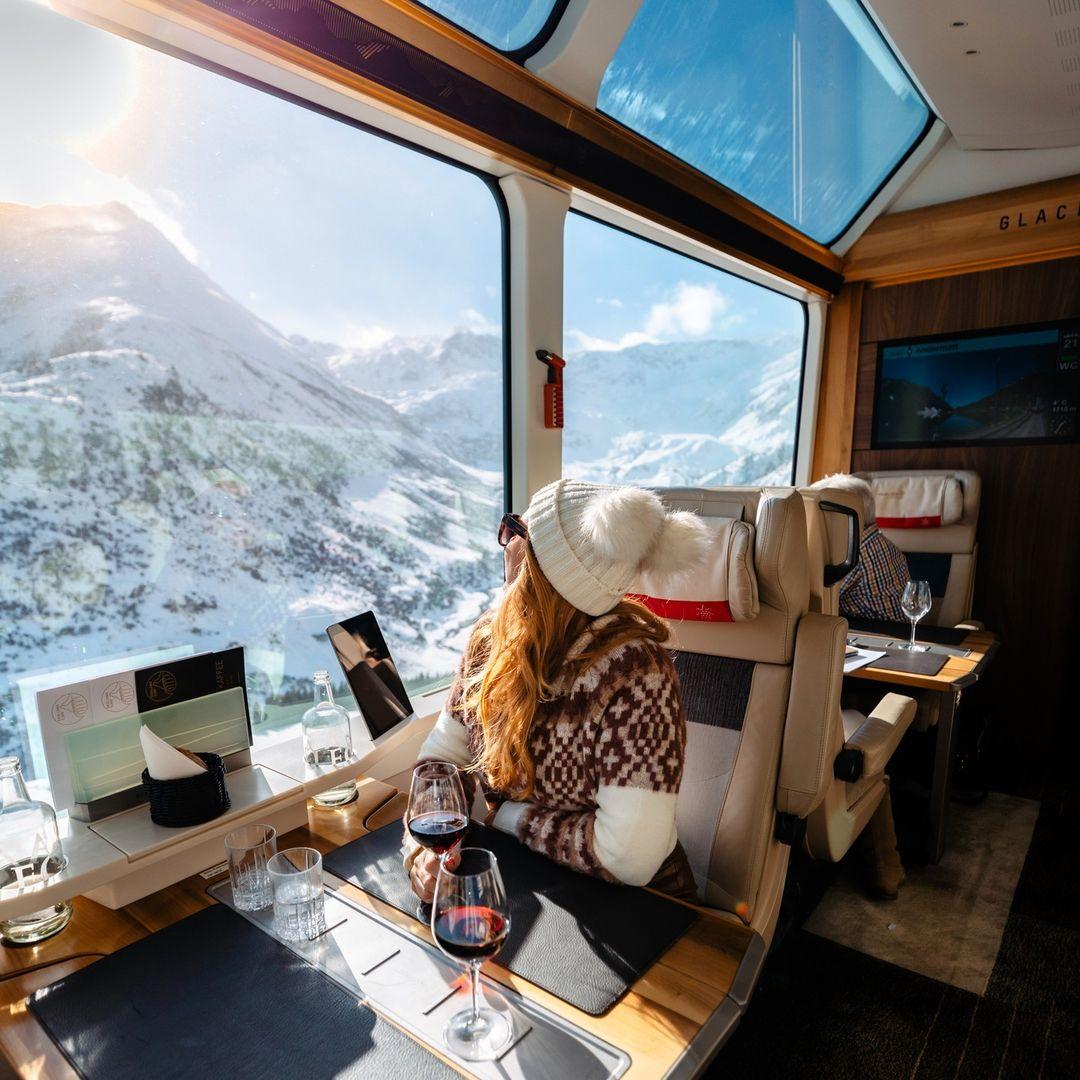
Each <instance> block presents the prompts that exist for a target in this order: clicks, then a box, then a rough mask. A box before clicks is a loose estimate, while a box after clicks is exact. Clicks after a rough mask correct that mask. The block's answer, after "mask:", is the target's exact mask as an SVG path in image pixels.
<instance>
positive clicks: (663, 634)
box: [462, 544, 669, 799]
mask: <svg viewBox="0 0 1080 1080" xmlns="http://www.w3.org/2000/svg"><path fill="white" fill-rule="evenodd" d="M607 614H608V616H609V618H608V620H607V621H606V622H605V625H604V626H602V627H600V628H599V629H598V630H597V631H596V632H595V634H594V636H593V638H592V640H591V641H589V642H588V644H587V646H586V647H585V648H584V649H583V650H582V651H581V652H580V653H578V654H577V655H575V656H574V657H569V655H568V654H569V652H570V649H571V648H572V646H573V645H574V643H575V642H576V641H577V640H578V638H580V637H581V635H582V634H583V633H584V632H585V630H586V629H587V628H588V626H589V624H590V623H591V622H592V621H593V619H594V616H592V615H588V614H587V613H586V612H584V611H580V610H579V609H578V608H576V607H574V606H573V604H571V603H570V602H569V601H567V600H564V599H563V597H562V596H561V595H560V594H559V593H558V592H556V591H555V589H554V587H553V586H552V584H551V582H549V581H548V579H547V578H546V577H545V576H544V573H543V571H542V570H541V569H540V565H539V563H538V562H537V561H536V557H535V556H534V555H533V552H532V548H531V547H529V546H528V544H526V552H525V555H524V558H523V560H522V563H521V566H520V568H519V570H518V573H517V576H516V577H515V578H514V580H513V581H512V582H511V583H510V584H509V585H507V587H506V592H505V593H504V595H503V598H502V601H501V602H500V603H499V604H498V605H497V606H496V608H495V609H494V611H493V612H492V614H491V617H490V619H485V620H483V621H481V622H480V623H479V624H478V625H477V627H476V629H475V630H474V631H473V633H472V636H471V638H470V640H469V644H468V647H467V649H466V662H465V671H466V673H467V674H466V676H465V685H464V692H463V694H462V705H463V706H464V707H465V708H466V709H468V710H470V711H472V713H473V714H474V715H475V717H476V719H477V722H478V725H479V731H480V736H481V738H480V747H479V755H478V757H477V758H476V760H475V761H474V762H473V765H472V766H471V768H472V769H473V770H474V771H477V772H480V773H482V774H483V775H484V777H485V779H486V780H487V782H488V783H489V784H491V786H492V787H493V788H495V789H497V790H499V791H504V792H507V793H508V794H509V795H510V796H511V797H513V798H515V799H528V798H529V797H530V796H531V795H532V793H533V784H534V781H535V775H536V770H535V764H534V762H533V760H532V755H531V753H530V750H529V734H530V732H531V730H532V723H533V718H534V717H535V715H536V709H537V706H538V705H539V704H540V703H541V702H543V701H550V700H551V699H552V698H553V697H554V696H555V693H556V689H557V686H558V684H559V683H560V682H561V681H562V680H564V679H566V678H567V677H568V676H569V678H570V679H571V680H572V679H573V678H576V677H577V676H578V675H579V674H580V673H581V672H583V671H586V670H588V668H589V667H591V666H592V664H593V663H595V662H596V661H597V660H598V659H599V658H600V657H602V656H604V655H606V654H607V653H608V652H610V651H611V650H612V649H614V648H615V647H616V646H618V645H621V644H622V643H623V642H625V641H631V640H645V641H655V642H657V643H662V642H664V641H666V640H667V638H668V633H669V632H668V627H667V624H666V623H665V622H664V621H663V620H662V619H660V618H658V617H657V616H656V615H654V614H653V613H652V612H651V611H649V610H648V608H646V607H644V606H643V605H642V604H639V603H637V601H634V600H622V601H621V602H620V603H618V604H616V605H615V607H614V608H612V609H611V611H610V612H608V613H607Z"/></svg>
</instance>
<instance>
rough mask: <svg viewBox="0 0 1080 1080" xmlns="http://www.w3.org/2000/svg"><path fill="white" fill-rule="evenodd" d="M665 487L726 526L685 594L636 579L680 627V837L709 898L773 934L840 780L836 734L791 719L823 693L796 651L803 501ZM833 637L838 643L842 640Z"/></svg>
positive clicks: (801, 611)
mask: <svg viewBox="0 0 1080 1080" xmlns="http://www.w3.org/2000/svg"><path fill="white" fill-rule="evenodd" d="M657 490H658V491H659V494H660V495H661V497H662V498H663V500H664V502H665V504H666V505H667V506H668V507H669V508H672V509H681V510H691V511H693V512H695V513H697V514H699V515H700V516H701V517H702V518H704V519H705V520H706V521H707V522H708V523H709V524H710V525H712V526H713V527H714V529H715V531H716V536H717V542H716V544H715V546H714V549H713V551H712V553H711V555H710V558H709V559H708V560H706V563H705V564H704V565H703V566H702V567H699V568H697V569H696V570H695V571H694V572H693V573H692V574H691V575H689V576H688V577H687V578H686V579H685V580H684V581H683V582H681V583H680V585H679V587H678V588H677V590H669V591H676V592H677V595H676V596H674V597H672V596H670V595H668V596H665V595H657V591H656V590H651V589H650V586H649V582H648V580H647V579H643V580H642V581H641V582H640V583H639V585H638V587H637V588H636V590H635V591H636V592H638V594H639V595H641V596H643V597H644V599H645V601H646V603H648V604H649V606H650V607H652V608H653V610H656V611H658V612H660V613H663V614H664V615H665V616H666V617H667V618H669V619H670V620H671V623H672V627H673V631H674V641H673V643H672V648H673V652H674V657H675V664H676V667H677V669H678V671H679V677H680V679H681V682H682V691H683V701H684V705H685V708H686V715H687V721H688V724H687V753H686V766H685V770H684V775H683V784H682V788H681V790H680V793H679V801H678V830H679V837H680V839H681V841H682V843H683V846H684V847H685V849H686V852H687V856H688V858H689V860H690V864H691V867H692V868H693V870H694V875H695V879H696V882H697V885H698V890H699V896H700V899H701V901H702V902H703V903H704V904H706V905H708V906H711V907H714V908H718V909H720V910H722V911H724V912H729V913H731V914H732V915H734V916H736V917H738V918H739V919H741V920H742V921H743V922H744V923H745V924H747V925H748V926H750V927H751V928H752V929H754V930H756V931H757V932H758V933H759V934H760V935H761V937H762V938H763V939H764V941H765V942H766V943H767V942H769V941H771V938H772V934H773V931H774V930H775V926H776V918H777V914H778V912H779V906H780V899H781V896H782V893H783V884H784V879H785V876H786V873H787V864H788V856H789V853H790V846H789V845H790V842H792V840H797V839H798V837H799V835H800V833H801V822H802V821H803V820H804V819H805V818H806V815H807V814H809V813H810V812H811V810H813V809H814V807H815V806H816V805H817V804H818V802H820V800H821V798H822V797H823V796H824V791H825V788H826V786H827V783H828V781H829V779H830V778H831V773H829V772H828V767H831V762H829V763H826V762H824V760H823V756H822V750H823V748H822V746H821V745H820V742H821V740H822V739H824V737H825V735H826V732H825V731H824V730H822V731H821V732H820V734H819V737H818V739H817V740H815V739H814V738H813V736H812V735H811V734H809V733H808V732H807V730H806V726H805V724H801V723H800V722H799V721H798V717H796V721H795V723H793V721H792V717H793V714H796V713H798V712H799V710H800V708H801V703H802V702H803V701H804V700H806V698H807V693H809V694H811V695H812V694H813V693H816V690H814V689H812V690H810V691H809V692H807V691H804V689H803V682H804V681H805V680H806V679H807V678H808V673H807V672H805V671H804V666H805V665H804V664H803V663H802V662H801V661H800V660H799V659H798V657H800V656H801V655H802V653H801V652H800V649H801V645H800V644H799V642H800V640H801V637H800V635H801V626H802V622H803V619H804V617H805V615H806V611H807V604H808V600H809V589H808V583H807V554H806V524H805V514H804V510H803V504H802V500H801V499H800V498H799V496H798V495H797V494H796V493H795V492H794V491H792V490H791V489H787V490H786V491H770V490H767V489H766V490H763V489H760V488H727V489H715V490H709V489H687V488H678V489H657ZM755 601H756V602H755ZM729 609H730V610H729ZM834 648H836V649H838V650H839V653H842V652H843V645H842V641H838V642H834ZM839 653H838V655H839ZM816 662H817V664H818V665H820V664H821V662H822V658H821V657H817V658H816ZM819 711H820V709H819ZM793 730H796V731H798V733H799V737H798V738H797V739H795V740H792V739H791V738H790V733H791V732H792V731H793ZM785 841H788V842H785Z"/></svg>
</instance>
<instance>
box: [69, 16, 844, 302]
mask: <svg viewBox="0 0 1080 1080" xmlns="http://www.w3.org/2000/svg"><path fill="white" fill-rule="evenodd" d="M56 2H57V3H58V4H59V5H62V6H63V7H65V8H68V9H73V10H74V11H76V12H78V13H80V14H82V15H86V16H89V17H90V18H91V19H92V21H95V22H97V23H98V24H99V25H102V24H103V20H102V19H101V18H100V16H99V17H97V18H95V17H94V16H95V5H96V4H97V3H98V0H56ZM127 3H129V4H130V5H131V6H132V7H134V8H137V9H139V10H141V11H144V12H146V13H148V14H150V15H152V16H154V17H155V18H161V19H165V20H168V21H170V22H173V23H177V24H179V25H182V26H185V27H187V28H189V29H194V30H196V31H197V32H198V33H200V34H202V35H205V36H207V37H208V38H210V39H211V40H214V41H218V42H222V43H225V44H228V45H230V46H233V47H235V48H239V49H241V50H243V51H244V52H247V53H248V54H250V55H254V56H257V57H258V58H260V59H262V60H265V61H267V62H269V63H272V64H274V65H275V66H278V67H283V68H286V69H290V70H293V71H297V72H299V73H302V74H304V75H306V76H307V77H314V78H315V79H317V81H319V82H321V83H323V84H324V85H329V86H333V87H334V88H336V89H340V90H343V91H345V92H346V93H348V94H350V96H353V97H355V98H360V99H362V100H364V101H365V102H366V103H368V104H371V105H374V106H375V107H376V108H379V109H381V110H383V111H386V112H388V113H391V114H392V115H395V116H398V117H404V118H407V119H409V120H410V121H412V122H415V123H419V124H421V125H423V126H424V127H426V128H428V129H429V130H437V131H439V132H440V133H441V134H444V135H446V136H448V137H449V138H451V139H452V140H454V141H456V142H458V143H459V144H460V145H463V146H467V147H469V148H470V149H471V150H474V151H479V152H481V153H484V154H489V155H492V156H493V157H495V158H496V159H497V160H499V161H501V162H504V163H506V164H508V165H510V166H512V167H513V168H515V169H519V170H521V171H524V172H527V173H530V174H532V175H534V176H537V177H539V178H540V179H545V180H548V181H549V182H550V181H554V182H555V183H556V184H557V186H560V187H563V188H566V187H571V188H576V189H578V190H580V191H582V192H584V193H586V194H589V195H592V196H595V197H597V198H600V199H603V200H604V201H606V202H608V203H610V204H612V205H614V206H617V207H620V208H622V209H625V210H627V211H630V212H631V213H634V214H637V215H640V216H641V217H644V218H646V219H648V220H652V221H655V222H657V223H658V224H660V225H662V226H664V227H667V228H673V229H675V230H676V231H678V232H681V233H683V234H685V235H687V236H690V237H692V238H693V239H695V240H698V241H700V242H702V243H705V244H707V245H708V246H709V247H712V248H715V249H717V250H721V251H725V252H727V253H729V254H731V255H733V256H735V257H736V258H738V259H740V260H742V261H744V262H747V263H749V264H751V265H754V266H757V267H759V268H761V269H763V270H766V271H768V272H770V273H773V274H778V275H780V276H781V277H783V278H785V279H787V280H789V281H792V282H794V283H796V284H798V285H800V286H802V287H803V288H805V289H807V290H808V291H809V292H812V293H814V294H815V295H819V296H829V295H830V294H831V293H832V292H834V291H835V290H836V289H837V288H838V287H839V285H840V281H841V278H840V272H841V268H842V265H843V262H842V260H841V259H840V257H839V256H837V255H835V254H834V253H833V252H832V251H830V250H829V249H828V248H826V247H823V246H822V245H821V244H818V243H816V242H815V241H813V240H811V239H810V238H809V237H807V236H804V235H803V234H801V233H799V232H798V231H797V230H795V229H794V228H792V227H791V226H790V225H788V224H787V223H786V222H783V221H781V220H780V219H779V218H776V217H773V216H772V215H771V214H768V213H767V212H765V211H764V210H762V209H761V208H760V207H757V206H755V205H754V204H753V203H751V202H749V201H748V200H746V199H744V198H742V197H741V196H739V195H737V194H735V193H734V192H732V191H730V190H728V189H727V188H725V187H723V186H722V185H720V184H718V183H717V182H716V181H714V180H712V179H710V178H709V177H707V176H706V175H705V174H703V173H701V172H699V171H698V170H696V169H694V168H692V167H691V166H689V165H687V164H686V163H685V162H683V161H681V160H680V159H678V158H676V157H675V156H673V155H672V154H669V153H668V152H667V151H665V150H663V149H661V148H660V147H658V146H656V145H654V144H653V143H650V142H649V141H648V140H646V139H643V138H641V137H640V136H639V135H636V134H635V133H634V132H632V131H630V130H629V129H627V128H624V127H623V126H622V125H621V124H618V123H617V122H616V121H614V120H612V119H611V118H610V117H607V116H604V115H603V114H602V113H600V112H598V111H597V110H596V109H592V108H588V107H586V106H584V105H582V104H581V103H579V102H576V101H574V100H573V99H571V98H569V97H567V96H566V95H564V94H562V93H561V92H560V91H558V90H557V89H555V88H554V87H552V86H550V85H548V84H547V83H545V82H544V81H543V80H541V79H539V78H538V77H537V76H535V75H534V74H532V72H530V71H528V70H527V69H526V68H524V67H523V66H521V65H519V64H516V63H514V62H512V61H510V60H508V59H507V58H506V57H505V56H503V55H501V54H500V53H499V52H497V51H496V50H494V49H491V48H489V47H488V46H486V45H484V44H483V43H482V42H479V41H477V40H476V39H475V38H473V37H471V36H469V35H468V34H465V33H464V32H463V31H460V30H458V29H457V28H456V27H455V26H453V25H452V24H450V23H447V22H445V21H444V20H442V19H440V18H438V17H437V16H435V15H434V14H432V13H431V12H430V11H427V10H425V9H424V8H422V7H420V6H419V5H415V4H412V3H407V2H405V0H333V3H331V2H330V0H301V3H300V5H299V7H297V10H296V11H295V12H293V11H292V9H291V8H289V9H288V10H286V9H285V8H282V7H279V6H277V5H267V6H265V7H261V6H258V5H236V6H235V7H234V10H233V11H230V10H228V9H229V7H230V3H229V0H206V2H201V0H127ZM343 18H344V19H354V20H363V21H364V22H365V23H367V24H369V25H370V26H371V27H373V28H375V31H376V32H377V33H383V32H385V34H386V35H392V37H389V36H388V37H387V38H386V41H385V43H382V42H380V43H377V44H375V45H373V46H372V48H371V49H370V50H369V49H367V48H366V47H365V49H363V50H359V51H355V50H354V52H353V53H352V54H351V55H353V57H354V60H353V61H350V65H351V70H350V68H347V67H344V66H342V63H340V62H335V60H334V59H333V58H331V57H329V56H327V55H319V54H318V51H317V50H315V49H309V48H305V47H304V45H303V43H302V41H300V40H299V39H297V40H293V41H289V40H285V37H288V36H289V35H288V34H285V35H284V36H282V34H281V33H280V32H279V31H280V26H279V24H281V25H286V24H287V25H289V26H295V27H302V26H307V27H308V28H310V27H311V26H312V25H314V24H319V25H323V24H325V27H326V28H328V29H329V31H330V32H331V33H333V32H336V31H337V30H338V29H340V27H341V26H342V25H343V23H342V20H343ZM109 28H110V29H112V30H119V31H120V32H121V33H123V32H124V29H123V27H118V26H116V24H115V22H113V23H111V24H110V25H109ZM129 36H130V35H129ZM394 41H397V42H399V43H400V42H404V43H407V45H408V46H409V47H411V48H413V49H415V50H419V51H420V52H419V53H417V54H415V55H414V57H413V58H412V59H411V60H410V61H408V63H406V64H405V65H404V67H402V68H401V69H400V70H408V68H409V65H416V66H417V67H418V68H422V69H424V70H427V69H428V68H431V69H432V70H431V71H429V72H428V74H429V76H430V78H431V79H432V80H433V81H434V82H435V83H438V84H439V86H442V82H444V81H445V80H444V79H443V78H442V76H441V75H440V73H439V72H438V71H436V70H435V65H433V64H432V62H431V61H432V60H434V61H436V62H437V63H441V64H444V65H447V66H448V67H449V68H452V69H453V70H454V72H458V73H460V74H461V75H462V76H464V77H465V78H467V79H469V80H475V83H474V84H473V85H474V86H475V85H476V84H480V86H482V87H483V92H485V93H486V92H487V91H492V92H494V93H495V94H498V95H502V97H503V99H504V100H506V101H508V102H510V103H512V104H513V105H514V106H515V107H522V108H524V109H527V110H529V112H530V113H531V114H532V115H533V116H534V117H535V119H536V121H537V122H538V123H539V124H541V125H543V124H546V125H555V126H556V127H555V130H557V131H561V132H562V134H563V137H564V140H566V141H569V142H572V141H573V140H585V145H588V146H591V147H595V148H597V150H596V152H597V153H601V154H609V155H612V156H613V159H614V160H617V161H620V162H621V163H625V164H624V166H623V165H620V168H619V169H616V170H610V169H609V170H608V171H609V173H611V176H612V177H614V178H615V179H616V180H618V181H619V182H618V183H611V185H610V186H608V185H607V183H606V182H597V181H596V180H595V179H594V178H591V177H590V176H589V175H587V174H582V173H577V172H575V169H574V164H575V161H579V159H580V158H581V157H582V155H581V154H580V153H578V151H579V150H580V147H577V148H574V147H570V148H569V150H568V153H567V154H566V155H564V156H565V157H566V160H565V161H563V160H558V159H557V158H555V157H545V156H544V155H543V154H542V153H540V154H538V153H536V152H530V151H529V150H527V149H524V148H523V146H522V145H518V143H517V142H516V139H515V131H513V130H502V131H500V132H499V133H498V134H497V135H496V134H494V133H492V132H491V131H487V130H484V129H483V128H482V127H478V126H471V125H470V123H469V122H467V121H466V122H462V120H461V119H460V118H458V117H455V116H454V115H452V114H450V113H449V112H446V107H445V106H444V105H443V104H442V102H443V101H444V100H447V101H448V100H449V97H450V95H449V90H450V87H449V86H445V87H443V90H444V91H447V92H448V93H447V95H445V96H440V95H436V100H435V104H434V106H433V105H432V103H431V102H423V101H418V100H415V99H414V98H413V97H411V96H410V95H409V94H408V93H406V92H402V91H401V89H400V88H399V87H396V86H395V85H393V83H392V80H391V82H390V83H387V82H386V81H380V79H379V78H378V77H377V76H375V75H374V74H371V75H369V74H368V71H367V69H368V68H370V69H371V70H372V72H374V71H375V70H376V69H378V67H379V64H380V51H381V50H382V49H385V48H387V47H391V45H390V43H392V42H394ZM524 128H525V129H527V128H528V125H527V124H526V125H524ZM535 141H536V140H534V142H535ZM541 141H542V140H541ZM549 142H550V140H549ZM527 145H528V142H527V140H526V141H525V146H527ZM624 174H625V177H626V182H625V183H623V181H622V180H621V179H620V177H622V176H623V175H624ZM633 177H637V178H638V179H637V180H632V179H631V178H633ZM609 179H610V177H609ZM620 183H621V184H622V186H623V187H625V188H626V190H625V191H623V190H620V189H619V186H620ZM650 185H651V190H652V194H651V195H649V194H647V193H646V192H647V189H649V188H650ZM661 188H663V189H664V190H666V191H667V192H669V193H670V192H672V191H676V192H677V195H678V199H677V200H676V201H675V202H673V201H672V198H671V197H666V198H667V202H668V203H669V204H670V205H669V206H668V208H667V209H668V210H669V211H670V213H668V214H665V211H664V208H663V207H659V206H652V205H650V204H649V203H648V202H647V201H645V200H646V199H647V198H652V197H653V196H654V195H655V196H656V197H657V198H659V197H660V196H659V195H656V192H657V191H659V190H660V189H661ZM635 190H636V193H637V197H635ZM710 218H711V219H712V224H708V221H709V219H710ZM695 226H696V228H695ZM725 230H729V231H730V234H731V235H730V236H729V237H727V238H726V239H725V237H724V235H722V234H723V233H724V232H725ZM755 246H757V247H760V251H754V247H755Z"/></svg>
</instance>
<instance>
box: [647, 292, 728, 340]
mask: <svg viewBox="0 0 1080 1080" xmlns="http://www.w3.org/2000/svg"><path fill="white" fill-rule="evenodd" d="M728 303H729V301H728V298H727V297H726V296H725V295H724V294H723V293H722V292H721V291H720V290H719V289H718V288H717V287H716V286H715V285H711V284H710V285H691V284H689V283H688V282H686V281H680V282H679V284H678V285H676V286H675V292H674V295H673V296H672V298H671V299H670V300H668V301H667V302H666V303H661V304H653V306H652V309H651V310H650V311H649V317H648V318H647V319H646V320H645V333H646V334H648V335H649V336H650V337H653V338H671V337H675V336H678V335H685V336H686V337H704V336H705V335H706V334H708V333H709V331H711V330H712V328H713V324H714V323H715V322H716V320H717V319H719V318H720V317H721V316H722V315H723V314H724V313H725V312H726V311H727V309H728Z"/></svg>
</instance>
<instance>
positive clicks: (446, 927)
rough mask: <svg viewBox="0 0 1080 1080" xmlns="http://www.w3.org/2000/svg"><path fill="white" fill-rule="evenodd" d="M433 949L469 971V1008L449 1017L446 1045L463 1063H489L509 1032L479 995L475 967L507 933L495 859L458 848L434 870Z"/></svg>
mask: <svg viewBox="0 0 1080 1080" xmlns="http://www.w3.org/2000/svg"><path fill="white" fill-rule="evenodd" d="M431 933H432V936H433V937H434V938H435V944H436V945H438V946H439V948H440V949H441V950H442V951H443V952H444V953H445V954H446V955H447V956H449V957H450V958H451V959H453V960H456V961H457V962H458V963H460V964H465V965H466V966H467V967H468V969H469V988H470V1000H471V1004H470V1006H469V1008H467V1009H463V1010H462V1011H461V1012H458V1013H455V1014H454V1015H453V1016H451V1017H450V1020H449V1022H448V1023H447V1025H446V1030H445V1031H444V1032H443V1038H444V1039H445V1040H446V1045H447V1046H448V1047H449V1048H450V1049H451V1050H452V1051H453V1052H454V1053H455V1054H457V1055H458V1056H459V1057H462V1058H464V1059H465V1060H466V1061H495V1060H496V1059H497V1058H498V1056H499V1054H500V1053H501V1052H502V1050H503V1048H504V1047H506V1046H507V1045H508V1044H509V1042H510V1038H511V1035H512V1033H513V1025H512V1024H511V1023H510V1020H509V1018H508V1016H507V1015H506V1014H505V1013H504V1012H499V1011H497V1010H495V1009H492V1008H490V1007H489V1006H488V1005H487V1004H486V1003H485V1002H484V1001H483V999H482V995H481V993H480V965H481V964H483V962H484V961H485V960H490V959H491V958H492V957H493V956H494V955H495V954H496V953H497V952H498V951H499V950H500V949H501V948H502V947H503V944H504V943H505V942H506V939H507V937H508V936H509V933H510V905H509V904H508V903H507V899H506V888H505V887H504V885H503V880H502V876H501V875H500V874H499V863H498V860H497V859H496V858H495V856H494V855H493V854H492V853H491V852H490V851H486V850H485V849H484V848H475V847H463V848H461V849H460V850H459V851H458V857H457V859H455V860H454V864H453V866H451V865H450V862H449V861H448V860H446V859H443V861H442V863H441V864H440V865H439V876H438V878H437V880H436V882H435V900H434V902H433V904H432V912H431Z"/></svg>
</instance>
